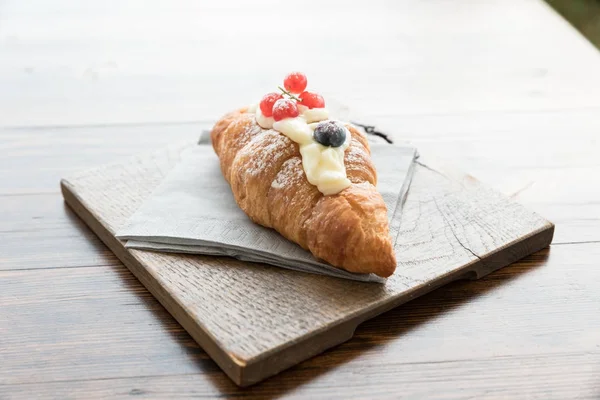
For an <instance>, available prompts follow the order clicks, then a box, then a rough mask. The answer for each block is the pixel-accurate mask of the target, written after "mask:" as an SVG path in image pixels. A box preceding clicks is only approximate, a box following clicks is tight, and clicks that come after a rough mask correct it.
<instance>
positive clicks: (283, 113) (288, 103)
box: [273, 99, 300, 121]
mask: <svg viewBox="0 0 600 400" xmlns="http://www.w3.org/2000/svg"><path fill="white" fill-rule="evenodd" d="M298 114H300V113H299V112H298V107H297V106H296V103H294V102H293V101H292V100H290V99H279V100H277V101H276V102H275V105H274V106H273V119H274V120H275V121H281V120H282V119H284V118H294V117H297V116H298Z"/></svg>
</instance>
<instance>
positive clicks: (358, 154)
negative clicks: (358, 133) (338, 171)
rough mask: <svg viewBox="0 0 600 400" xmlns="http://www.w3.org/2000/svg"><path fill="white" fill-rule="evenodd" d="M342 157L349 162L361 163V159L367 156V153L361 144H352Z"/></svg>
mask: <svg viewBox="0 0 600 400" xmlns="http://www.w3.org/2000/svg"><path fill="white" fill-rule="evenodd" d="M344 158H345V159H346V162H347V163H349V164H356V163H361V162H362V160H364V159H365V158H367V153H366V151H365V150H364V149H363V147H362V146H361V145H357V144H353V145H351V146H350V148H349V149H348V152H347V153H346V154H345V155H344Z"/></svg>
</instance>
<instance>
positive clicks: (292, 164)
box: [271, 157, 304, 189]
mask: <svg viewBox="0 0 600 400" xmlns="http://www.w3.org/2000/svg"><path fill="white" fill-rule="evenodd" d="M303 177H304V170H303V169H302V160H301V159H300V158H299V157H293V158H290V159H289V160H287V161H286V162H284V163H283V165H282V166H281V170H280V171H279V173H278V174H277V176H276V177H275V179H274V180H273V182H272V183H271V187H272V188H274V189H283V188H285V187H288V186H293V185H297V184H299V183H300V181H301V180H302V178H303Z"/></svg>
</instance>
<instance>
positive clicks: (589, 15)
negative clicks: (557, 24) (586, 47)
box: [546, 0, 600, 49]
mask: <svg viewBox="0 0 600 400" xmlns="http://www.w3.org/2000/svg"><path fill="white" fill-rule="evenodd" d="M546 1H547V2H548V3H549V4H550V5H551V6H552V7H554V9H555V10H556V11H558V12H559V13H560V14H562V16H563V17H565V18H566V19H567V20H568V21H569V22H570V23H571V24H572V25H573V26H574V27H575V28H577V29H578V30H579V31H580V32H581V33H582V34H583V35H584V36H585V37H587V38H588V40H589V41H590V42H592V43H593V44H594V45H595V46H596V47H597V48H598V49H600V0H546Z"/></svg>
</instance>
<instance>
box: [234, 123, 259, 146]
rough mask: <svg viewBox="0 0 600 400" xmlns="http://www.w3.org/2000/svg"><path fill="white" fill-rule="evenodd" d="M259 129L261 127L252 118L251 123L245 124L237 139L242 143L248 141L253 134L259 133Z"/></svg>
mask: <svg viewBox="0 0 600 400" xmlns="http://www.w3.org/2000/svg"><path fill="white" fill-rule="evenodd" d="M261 131H262V129H261V127H260V126H259V125H258V124H257V123H256V121H254V120H253V121H252V123H250V124H248V125H246V127H245V128H244V131H243V132H242V134H241V135H240V136H239V137H238V139H237V140H240V141H242V142H243V143H248V142H249V141H250V140H251V139H252V138H253V137H254V136H256V135H258V134H259V133H261Z"/></svg>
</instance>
